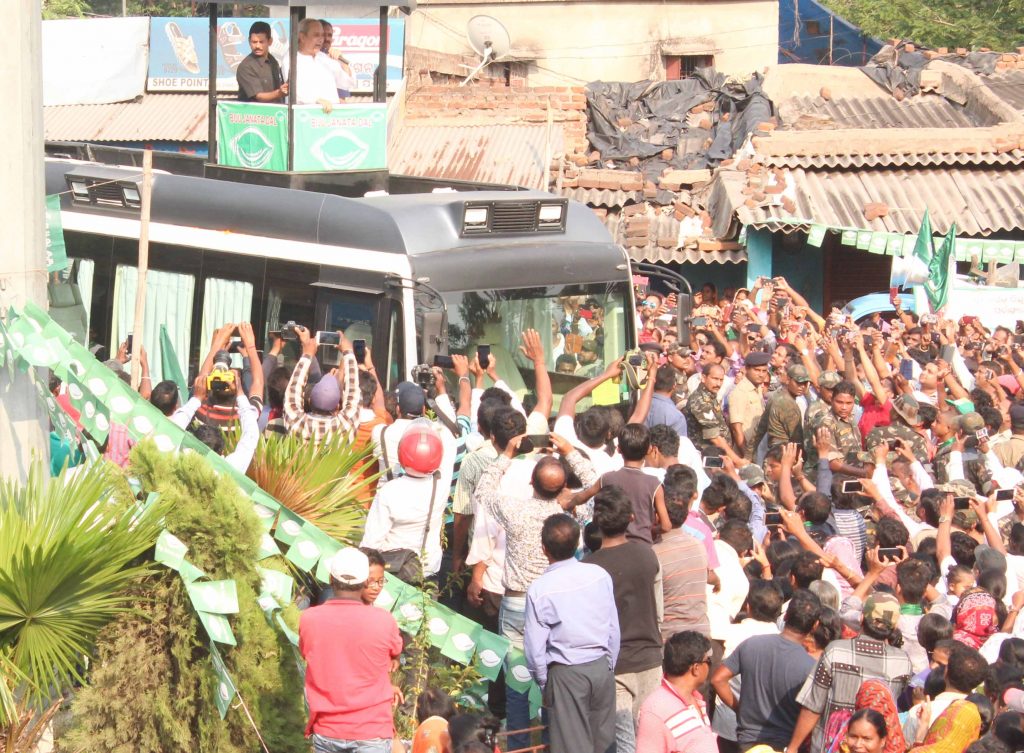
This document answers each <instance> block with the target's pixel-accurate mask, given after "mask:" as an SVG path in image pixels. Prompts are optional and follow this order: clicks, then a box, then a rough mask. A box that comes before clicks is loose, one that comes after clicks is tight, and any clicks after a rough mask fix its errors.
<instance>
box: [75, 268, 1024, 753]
mask: <svg viewBox="0 0 1024 753" xmlns="http://www.w3.org/2000/svg"><path fill="white" fill-rule="evenodd" d="M644 292H646V291H644ZM637 300H638V302H639V305H638V309H637V312H636V317H637V331H638V332H639V333H640V337H639V343H638V345H639V347H638V349H637V350H636V352H633V353H627V354H623V357H622V358H619V359H617V360H615V361H613V362H611V363H609V364H608V365H606V366H603V368H602V370H601V371H599V372H597V370H596V369H594V370H593V371H594V372H596V373H591V374H587V375H586V376H583V375H577V377H578V378H577V379H576V380H575V383H574V384H575V386H573V387H572V388H571V389H569V390H568V391H567V392H566V393H565V394H564V395H560V396H556V395H555V394H554V392H553V390H552V384H551V374H550V373H549V362H550V361H551V354H550V353H547V352H545V350H544V348H543V346H542V344H541V343H542V340H541V338H540V336H539V335H538V333H537V332H535V331H533V330H527V331H525V332H523V333H522V345H521V349H520V350H521V355H522V357H523V359H524V361H523V362H524V363H530V364H532V385H533V387H532V391H531V393H530V394H528V395H526V396H524V395H522V394H516V393H514V392H513V391H512V390H511V389H510V388H509V387H508V385H506V384H505V383H504V382H502V381H501V379H499V378H498V373H497V363H496V358H495V356H494V355H493V354H492V355H491V356H490V357H489V358H488V360H487V362H486V363H481V360H480V358H479V356H477V355H475V354H469V355H453V356H452V357H451V368H449V369H441V368H435V369H433V370H432V371H430V370H428V371H430V373H429V374H428V377H429V378H427V379H423V378H420V379H417V381H404V382H401V383H399V384H397V386H396V387H395V388H394V389H390V390H385V389H384V387H383V386H382V384H381V382H380V381H379V380H378V377H377V372H376V369H375V367H374V364H373V359H372V355H371V354H370V353H369V352H367V353H366V354H365V356H363V357H362V358H361V360H358V359H357V357H356V355H355V353H354V348H353V344H352V343H350V342H349V341H348V340H347V339H346V337H345V336H344V334H343V333H338V337H337V340H338V344H337V345H335V346H332V347H333V349H335V350H336V351H337V352H336V353H335V352H333V350H331V349H330V348H329V349H328V350H327V351H325V350H324V349H323V346H322V345H320V344H319V343H318V340H317V338H316V337H315V335H314V333H312V332H310V331H309V330H307V329H306V328H304V327H301V326H300V327H296V328H295V330H294V337H295V341H294V345H293V346H292V347H293V349H294V355H295V356H297V362H296V363H295V365H294V366H292V365H291V364H290V363H289V364H287V365H286V363H285V361H284V357H283V354H284V353H285V351H286V350H287V347H288V342H287V341H286V340H285V339H282V338H278V339H276V340H274V342H273V343H272V344H271V345H270V347H269V349H268V350H267V352H266V353H265V354H262V356H261V354H260V353H259V352H258V351H257V350H256V345H255V338H254V335H253V332H252V328H251V327H250V326H249V325H247V324H241V325H234V324H228V325H225V327H223V328H221V329H220V330H218V331H217V332H216V334H215V335H214V341H213V343H212V347H211V350H210V354H209V355H208V356H207V358H206V360H205V362H204V363H203V364H202V366H201V367H200V370H199V374H198V376H197V378H196V380H195V384H194V391H193V394H192V395H191V396H188V397H187V399H179V396H178V391H177V389H176V388H175V387H174V385H173V384H172V383H169V382H162V383H160V384H157V385H153V386H152V387H151V388H150V387H149V386H147V385H145V384H144V385H143V388H144V390H143V393H144V395H146V396H147V397H148V398H149V399H150V401H151V402H152V403H153V404H154V405H156V406H157V407H158V408H160V409H161V410H162V411H163V412H164V413H165V414H166V415H168V416H169V417H171V419H172V420H174V421H175V422H176V423H178V425H179V426H182V427H187V428H189V430H190V431H191V432H192V433H193V434H194V435H195V436H196V437H197V438H198V439H200V440H201V441H203V442H205V443H206V444H207V445H209V446H210V447H211V448H212V449H213V450H214V451H217V452H221V453H224V452H225V449H224V439H223V435H222V429H223V428H224V427H227V426H233V425H235V424H237V425H238V427H239V437H240V438H239V440H238V442H237V443H236V444H234V445H233V447H232V449H231V453H230V456H229V459H230V461H231V462H232V464H233V465H234V466H235V467H236V468H238V469H239V470H243V471H244V470H245V468H246V467H247V466H248V465H249V462H250V461H251V458H252V454H253V451H254V450H255V447H256V445H257V442H258V441H259V437H260V435H261V434H292V435H296V436H298V437H300V438H301V439H303V440H304V441H307V442H313V443H322V442H326V441H335V440H336V439H340V440H341V441H351V442H356V443H359V444H360V445H362V446H365V447H367V448H372V452H373V453H374V456H375V457H376V458H377V461H378V464H379V465H378V469H379V470H380V472H381V475H380V478H379V479H378V481H377V482H376V488H375V491H374V495H373V499H372V502H371V503H370V504H369V507H368V511H367V519H366V525H365V530H364V533H363V539H362V541H361V542H360V548H356V547H348V548H346V549H343V550H342V551H341V552H340V553H339V554H338V555H337V556H336V557H335V558H334V559H333V560H332V562H331V564H330V568H329V569H330V575H331V586H330V589H328V590H327V591H326V592H325V593H324V594H321V595H320V597H319V598H318V599H317V598H315V599H313V602H314V603H315V604H316V605H315V606H311V607H309V608H308V609H306V611H304V612H303V614H302V618H301V621H300V630H299V633H300V650H301V652H302V653H303V656H304V657H305V658H306V661H307V669H306V698H307V702H308V704H309V709H310V718H309V724H308V727H307V732H308V733H309V734H310V735H311V737H312V740H313V744H314V749H315V750H316V751H319V752H331V753H334V752H336V751H359V752H364V751H365V752H368V753H370V752H372V753H387V752H388V751H399V750H403V747H400V746H403V745H404V744H403V743H402V742H401V741H398V740H395V739H394V726H393V723H392V713H391V712H392V704H393V703H395V702H396V699H398V698H399V697H400V696H401V690H400V688H399V687H397V686H396V685H394V684H393V683H392V677H393V676H394V675H393V674H392V673H393V672H394V670H395V668H396V666H397V662H398V661H399V660H400V657H401V655H402V652H403V650H405V649H404V648H403V641H402V639H401V637H400V634H399V630H398V626H397V623H396V622H395V620H394V618H393V617H392V616H391V615H390V614H389V613H388V612H386V611H384V610H382V609H380V608H378V607H376V606H373V604H374V602H375V600H376V598H377V596H378V595H379V593H380V591H381V587H382V585H383V583H384V573H385V572H391V573H393V574H396V575H398V576H399V577H402V578H403V579H405V580H408V581H409V582H412V583H415V584H420V583H422V582H423V581H424V580H432V581H433V582H435V583H437V584H438V586H439V588H440V591H441V594H442V596H441V598H443V599H445V600H446V603H448V604H449V605H450V606H452V607H453V608H456V609H457V610H458V611H460V612H462V613H463V614H464V615H466V616H467V617H469V618H471V619H473V620H475V621H477V622H478V623H480V624H481V625H482V626H484V627H485V628H487V629H488V630H491V631H493V632H495V633H498V634H500V635H503V636H505V637H506V638H508V639H509V641H510V642H511V645H512V646H514V647H516V648H518V649H520V650H522V651H523V653H524V655H525V657H526V662H527V667H528V669H529V672H530V675H531V676H532V678H533V679H534V680H535V681H536V682H537V684H538V685H539V686H540V688H541V689H542V693H543V722H544V724H545V729H544V731H543V736H544V740H545V742H546V743H547V744H548V746H549V750H550V751H551V752H552V753H579V752H582V751H594V753H611V752H612V751H618V753H632V752H633V751H638V752H639V753H663V752H664V753H668V752H671V751H685V752H687V753H712V752H713V751H718V752H719V753H733V752H734V751H743V752H745V751H751V750H754V751H755V753H767V751H770V750H775V751H783V750H789V751H793V752H795V751H800V750H803V751H809V753H831V752H832V751H848V752H849V753H902V752H903V751H907V750H922V751H928V753H964V751H970V752H971V753H981V752H982V751H985V752H986V753H1001V752H1002V751H1016V750H1020V749H1024V620H1018V619H1017V617H1018V614H1019V613H1020V610H1021V609H1022V608H1024V487H1022V481H1024V476H1022V473H1021V470H1022V468H1024V403H1022V402H1020V401H1019V400H1018V398H1019V397H1020V396H1021V395H1020V391H1021V389H1022V387H1024V371H1022V366H1024V353H1022V352H1021V349H1022V344H1024V323H1020V324H1019V325H1018V331H1017V332H1014V331H1010V330H1009V329H1006V328H1004V327H996V328H994V329H988V328H985V327H984V326H983V325H982V323H981V322H979V321H978V320H977V319H974V318H969V317H965V318H964V319H962V320H960V321H950V320H947V319H944V318H942V317H941V316H934V315H929V314H923V315H921V316H918V315H917V314H915V313H913V312H908V311H904V310H902V309H901V308H900V307H899V299H898V298H897V299H894V304H895V307H894V311H893V312H891V315H886V316H879V315H874V316H872V317H870V318H869V319H868V320H866V321H863V322H859V323H857V322H853V321H851V320H850V319H849V318H848V317H845V316H843V315H842V314H841V313H840V312H839V311H837V310H833V311H832V312H830V313H826V314H824V315H823V314H821V313H818V312H815V311H814V310H813V309H812V308H811V307H810V306H809V305H808V304H807V301H806V300H805V299H804V298H803V297H801V296H800V294H799V293H798V292H797V291H795V290H793V289H792V288H791V287H790V286H789V285H788V284H787V283H786V281H785V280H783V279H781V278H775V279H761V280H758V282H757V284H756V285H755V286H754V287H753V288H752V289H750V290H746V289H741V290H737V291H727V294H726V295H723V296H722V297H721V299H719V297H718V296H717V291H716V290H715V289H714V288H713V287H712V286H710V285H706V286H705V287H704V289H703V290H702V291H701V293H700V294H699V296H698V299H697V301H696V303H697V305H696V307H695V308H694V309H693V315H692V317H691V318H690V319H689V320H688V321H687V322H685V324H686V325H687V326H685V327H679V326H677V322H675V321H674V320H673V318H672V317H671V316H666V312H671V311H672V310H673V308H674V306H675V301H673V300H671V299H668V298H665V297H662V296H660V295H658V294H656V293H653V292H646V294H645V295H640V294H638V295H637ZM236 332H237V334H238V336H239V337H240V342H239V345H238V347H237V350H238V351H239V354H240V356H242V357H243V359H244V368H243V369H241V370H237V369H233V368H232V364H231V363H230V360H229V359H226V358H225V354H226V353H227V351H228V349H229V347H230V343H231V338H232V336H234V335H235V333H236ZM326 352H330V353H331V358H330V359H326V358H325V359H324V360H325V363H328V362H337V364H338V365H337V367H336V368H333V369H331V370H329V371H328V370H325V369H324V368H322V366H321V364H320V359H319V358H318V356H323V354H324V353H326ZM121 356H124V354H123V353H122V354H121ZM118 360H126V359H124V358H119V359H116V360H115V362H114V363H111V364H110V365H111V366H112V368H115V370H116V368H117V367H118V364H117V361H118ZM418 368H419V367H418ZM623 379H628V380H630V381H631V382H636V383H639V389H638V390H637V391H636V393H635V395H634V398H635V399H634V400H632V401H631V402H630V403H629V405H630V408H629V409H628V410H623V407H622V406H621V405H598V404H596V403H597V401H596V400H595V399H594V393H595V390H597V389H598V388H599V387H600V386H601V385H603V384H605V383H606V382H608V381H619V380H623ZM55 392H56V393H57V394H58V395H59V394H60V392H61V389H60V387H59V386H55ZM183 397H184V396H183ZM556 398H558V399H557V400H556ZM584 406H586V407H585V409H584ZM112 459H113V458H112ZM115 460H116V459H115ZM453 576H459V577H458V578H455V577H453ZM517 687H521V686H520V685H518V684H516V687H513V684H506V683H504V682H503V676H499V679H498V680H497V681H496V682H493V683H491V684H490V687H489V692H488V697H487V704H488V711H489V712H490V715H491V716H493V719H491V718H487V717H480V716H479V715H472V714H459V713H458V709H457V708H456V706H455V705H454V703H453V701H452V700H451V699H450V698H447V697H446V696H445V695H444V694H443V693H441V692H440V691H439V690H438V689H436V688H428V690H427V691H426V692H425V693H424V694H423V695H422V696H421V697H420V698H419V699H417V714H418V717H419V719H420V721H421V722H422V724H421V726H420V729H419V730H418V731H417V734H416V736H415V738H414V739H413V740H412V741H411V746H412V747H411V750H412V751H413V752H414V753H420V752H423V753H426V752H427V751H435V753H443V752H445V751H447V752H449V753H467V752H469V751H482V750H494V749H495V732H496V730H497V721H496V720H504V727H505V730H506V732H507V739H506V743H507V747H506V749H507V750H517V749H522V748H528V747H529V746H530V745H531V736H530V733H529V732H526V731H524V730H528V729H529V728H530V723H531V720H530V704H529V698H528V695H527V694H526V693H523V692H520V691H519V690H518V689H517Z"/></svg>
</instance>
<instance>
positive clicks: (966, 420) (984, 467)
mask: <svg viewBox="0 0 1024 753" xmlns="http://www.w3.org/2000/svg"><path fill="white" fill-rule="evenodd" d="M936 424H939V429H938V431H935V425H936ZM984 428H985V419H983V418H982V417H981V416H980V415H979V414H978V413H974V412H971V413H964V414H963V415H956V416H954V415H949V414H948V413H943V412H940V413H939V418H937V419H936V420H935V422H934V423H933V424H932V431H933V432H935V437H936V440H938V441H939V442H941V444H940V445H939V447H938V449H937V450H936V451H935V457H934V458H932V467H933V470H934V473H935V481H936V483H939V484H946V483H950V482H951V481H955V480H956V479H953V478H950V473H949V461H950V460H951V459H952V455H953V453H954V452H956V451H957V442H956V440H957V439H959V440H960V443H961V444H962V446H963V450H962V451H961V460H962V462H963V469H964V476H966V481H969V482H970V483H971V484H972V485H973V486H974V488H975V490H976V491H977V492H979V493H981V494H989V493H991V491H992V473H991V472H990V471H989V469H988V461H987V460H986V458H985V455H984V453H983V451H982V449H981V448H980V447H979V446H978V445H979V443H978V440H977V438H976V437H975V435H976V434H977V433H978V432H979V431H981V430H982V429H984ZM947 432H948V436H946V434H947ZM987 444H988V443H987V442H985V445H986V448H987Z"/></svg>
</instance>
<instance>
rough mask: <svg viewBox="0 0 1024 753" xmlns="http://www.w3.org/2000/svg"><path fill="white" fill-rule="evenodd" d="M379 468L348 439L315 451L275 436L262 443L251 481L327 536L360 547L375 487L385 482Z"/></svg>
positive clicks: (334, 440)
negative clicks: (360, 537) (359, 543)
mask: <svg viewBox="0 0 1024 753" xmlns="http://www.w3.org/2000/svg"><path fill="white" fill-rule="evenodd" d="M376 464H377V462H376V460H375V459H374V458H373V455H372V453H371V451H370V449H369V448H360V447H356V446H355V445H353V444H352V443H351V442H348V441H346V439H345V438H344V437H334V438H332V439H329V440H327V441H325V442H322V443H320V444H319V445H314V444H313V443H312V442H303V441H302V440H301V439H299V438H298V437H296V436H293V435H286V436H282V435H278V434H275V435H271V436H267V437H264V438H263V439H262V440H261V441H260V444H259V447H258V449H257V450H256V456H255V457H254V458H253V460H252V463H251V464H250V465H249V472H248V475H249V478H251V479H252V480H253V481H255V482H256V483H257V484H259V486H260V488H261V489H263V491H265V492H267V493H268V494H270V495H272V496H273V497H275V498H276V499H277V500H278V501H279V502H280V503H281V504H283V505H284V506H285V507H287V508H288V509H289V510H291V511H292V512H294V513H295V514H297V515H301V516H302V517H303V518H305V519H306V520H308V521H310V522H311V523H314V524H315V525H316V526H317V527H318V528H319V529H320V530H321V531H323V532H324V533H326V534H327V535H329V536H332V537H333V538H335V539H338V540H339V541H346V542H358V540H359V534H360V532H361V531H362V529H363V523H364V522H365V520H366V508H367V506H368V505H369V503H370V500H371V498H372V494H371V488H372V487H371V485H372V484H373V483H374V482H375V481H376V480H377V478H378V477H379V476H380V473H379V472H377V471H376ZM371 471H372V472H371Z"/></svg>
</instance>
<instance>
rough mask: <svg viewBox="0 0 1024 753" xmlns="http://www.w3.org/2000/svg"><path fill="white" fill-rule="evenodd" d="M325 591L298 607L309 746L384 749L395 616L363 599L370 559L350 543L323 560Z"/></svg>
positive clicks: (353, 752)
mask: <svg viewBox="0 0 1024 753" xmlns="http://www.w3.org/2000/svg"><path fill="white" fill-rule="evenodd" d="M330 573H331V587H332V588H333V589H334V596H333V598H330V599H328V600H327V601H325V602H324V603H323V604H321V605H320V606H317V607H311V608H309V609H307V610H306V611H305V612H303V613H302V617H301V618H300V619H299V651H300V652H301V653H302V657H303V658H304V659H305V660H306V702H307V703H308V704H309V724H308V725H307V726H306V734H307V735H310V736H311V737H310V739H311V742H312V743H313V751H314V753H336V752H337V751H346V752H347V753H389V752H390V751H391V741H392V738H394V735H395V727H394V721H393V719H392V714H391V706H392V701H393V699H394V697H395V690H394V688H393V687H392V685H391V678H390V671H391V661H392V659H394V658H395V657H397V656H398V655H399V654H400V653H401V652H402V639H401V637H400V636H399V634H398V623H396V622H395V618H394V617H392V616H391V614H390V613H389V612H386V611H385V610H383V609H378V608H377V607H374V606H368V605H366V604H364V603H363V601H362V598H361V597H362V590H363V588H364V587H365V586H366V581H367V580H368V579H369V577H370V561H369V559H368V558H367V556H366V555H365V554H363V553H362V552H360V551H359V550H358V549H355V548H354V547H346V548H344V549H342V550H341V551H339V552H338V553H337V554H336V555H334V557H333V558H332V559H331V564H330Z"/></svg>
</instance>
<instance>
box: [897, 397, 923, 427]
mask: <svg viewBox="0 0 1024 753" xmlns="http://www.w3.org/2000/svg"><path fill="white" fill-rule="evenodd" d="M920 407H921V406H920V405H918V403H917V400H916V399H915V398H913V397H912V396H910V395H897V396H896V397H895V398H894V399H893V401H892V409H893V410H894V411H896V413H897V414H899V416H900V418H902V419H903V420H904V421H906V422H907V423H908V424H910V425H911V426H920V425H921V416H920V414H919V410H920Z"/></svg>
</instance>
